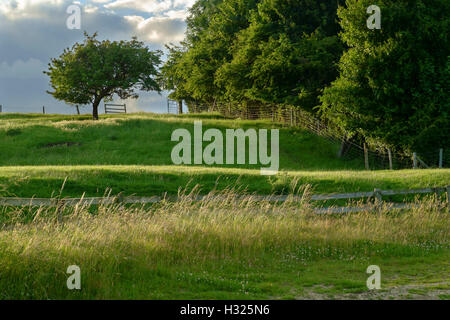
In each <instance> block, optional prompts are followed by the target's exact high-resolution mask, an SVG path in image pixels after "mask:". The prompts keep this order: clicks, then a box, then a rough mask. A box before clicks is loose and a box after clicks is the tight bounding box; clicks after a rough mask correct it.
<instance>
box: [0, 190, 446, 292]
mask: <svg viewBox="0 0 450 320" xmlns="http://www.w3.org/2000/svg"><path fill="white" fill-rule="evenodd" d="M303 191H304V190H303ZM212 195H214V193H211V197H210V198H208V199H205V200H204V201H201V202H193V201H192V194H185V195H184V197H182V200H181V201H179V202H163V203H160V204H158V205H153V206H150V207H149V206H142V205H141V206H132V207H129V206H124V205H121V204H115V205H107V206H99V207H98V208H96V209H95V210H93V209H92V208H90V207H88V206H85V205H78V206H75V207H61V206H55V207H46V208H44V207H40V208H34V209H31V208H16V209H6V208H3V209H2V212H1V216H2V217H3V219H2V221H3V225H2V228H1V230H0V298H1V297H3V298H44V299H47V298H67V297H78V298H80V297H81V298H93V297H97V298H99V297H100V298H104V297H114V298H117V297H118V296H117V292H115V291H114V290H113V289H112V288H114V286H116V287H117V286H122V288H126V289H123V290H125V291H126V292H128V293H129V294H128V295H127V297H133V296H137V297H142V296H141V295H139V294H138V293H137V292H139V290H142V288H141V289H139V282H140V281H142V282H145V283H147V282H146V281H150V280H148V277H155V274H157V275H159V276H160V277H162V278H165V277H166V278H167V279H166V281H168V283H167V286H169V287H170V286H171V285H173V283H172V284H169V283H171V281H175V282H176V280H177V279H178V278H177V279H173V278H171V277H172V276H171V275H169V273H170V272H169V271H168V270H171V269H173V268H175V269H177V268H178V269H177V270H180V269H181V270H196V271H197V272H213V273H214V274H215V279H216V280H214V281H218V280H217V279H220V277H221V275H223V274H226V273H227V271H226V270H233V272H239V270H248V269H252V268H258V267H267V268H268V269H267V270H271V268H275V269H276V268H279V267H281V268H282V267H283V266H287V265H289V264H292V263H295V264H296V263H303V264H308V263H313V262H314V261H318V260H321V259H328V260H330V261H340V262H351V261H353V260H358V259H363V260H367V259H370V258H373V257H378V258H386V259H388V258H393V257H399V258H401V257H427V256H428V255H432V254H435V253H443V252H446V254H448V250H449V249H450V242H449V240H450V219H449V216H448V207H446V206H445V205H444V204H442V203H440V202H438V201H437V200H433V199H430V200H428V201H425V202H421V203H420V206H419V207H418V208H415V209H413V210H407V211H396V212H389V211H387V209H383V208H381V209H380V208H378V211H375V212H364V213H360V214H349V215H339V216H336V215H316V214H313V213H312V210H311V208H310V205H309V204H308V203H307V202H303V203H300V204H299V203H296V202H292V201H287V202H285V203H271V202H257V201H255V199H254V197H252V196H248V197H245V198H242V197H241V196H240V195H238V194H237V193H235V192H232V191H228V192H225V193H221V195H222V197H221V198H220V199H218V198H217V197H212ZM71 264H76V265H79V266H80V267H81V269H82V270H83V272H84V273H83V274H84V275H85V277H84V278H83V279H84V280H83V281H84V282H83V285H84V291H82V292H80V293H75V296H73V294H74V293H70V292H69V291H68V290H67V288H65V279H66V277H67V275H66V274H65V271H66V269H67V266H69V265H71ZM165 272H167V274H165ZM170 279H171V280H170ZM178 280H179V279H178ZM155 281H156V280H155V279H154V278H152V280H151V281H150V282H152V283H155ZM158 281H161V279H159V280H158ZM211 281H213V280H211ZM136 286H137V287H136ZM161 287H164V284H161V283H160V284H159V287H158V288H159V290H162V289H161ZM133 288H134V289H133ZM227 290H230V291H232V290H233V288H228V289H227ZM113 291H114V292H115V293H112V292H113ZM124 294H126V293H124ZM2 295H3V296H2Z"/></svg>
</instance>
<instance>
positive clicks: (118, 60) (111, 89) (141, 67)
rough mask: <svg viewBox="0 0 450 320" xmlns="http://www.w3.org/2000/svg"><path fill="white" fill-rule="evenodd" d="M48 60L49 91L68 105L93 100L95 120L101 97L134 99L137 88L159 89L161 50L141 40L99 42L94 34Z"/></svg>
mask: <svg viewBox="0 0 450 320" xmlns="http://www.w3.org/2000/svg"><path fill="white" fill-rule="evenodd" d="M85 36H86V39H85V40H84V42H83V43H76V44H75V45H74V46H73V47H72V48H71V49H66V50H64V53H63V54H62V55H61V56H60V57H59V58H57V59H52V61H51V63H49V70H48V71H45V72H44V73H45V74H47V75H48V76H49V77H50V84H51V86H52V88H53V91H51V92H50V91H49V92H48V93H49V94H51V95H53V97H55V98H56V99H58V100H62V101H65V102H67V103H71V104H89V103H92V107H93V118H94V119H95V120H97V119H98V106H99V104H100V102H101V101H102V99H104V98H112V97H113V95H114V94H116V95H118V96H119V97H120V98H121V99H127V98H137V97H138V94H137V92H136V91H137V90H144V91H150V90H155V91H158V92H160V87H159V82H158V80H157V76H158V66H159V65H160V64H161V54H162V53H161V52H160V51H150V50H149V49H148V48H147V47H145V45H144V43H143V42H140V41H138V40H137V39H136V38H133V39H132V40H131V41H109V40H105V41H99V40H97V39H96V34H94V35H93V36H89V35H87V34H85Z"/></svg>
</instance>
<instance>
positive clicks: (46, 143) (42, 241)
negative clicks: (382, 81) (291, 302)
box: [0, 114, 450, 299]
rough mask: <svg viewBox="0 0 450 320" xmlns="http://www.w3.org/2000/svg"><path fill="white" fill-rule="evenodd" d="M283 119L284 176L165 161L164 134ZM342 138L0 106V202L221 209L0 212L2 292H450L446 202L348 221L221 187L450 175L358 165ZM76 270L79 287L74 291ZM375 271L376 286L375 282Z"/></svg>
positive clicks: (404, 184)
mask: <svg viewBox="0 0 450 320" xmlns="http://www.w3.org/2000/svg"><path fill="white" fill-rule="evenodd" d="M194 119H196V120H202V121H203V125H204V127H205V129H206V128H219V129H221V130H225V129H226V128H237V127H242V128H271V127H275V128H279V129H280V169H281V171H280V173H279V174H278V175H276V176H272V177H267V176H261V175H260V171H259V166H250V165H247V166H242V167H240V166H239V167H238V166H212V167H207V166H174V165H172V164H171V160H170V154H171V150H172V148H173V146H174V145H175V143H172V142H171V141H170V136H171V133H172V131H173V130H175V129H178V128H187V129H189V130H191V131H192V129H193V121H194ZM338 149H339V145H338V144H337V143H333V142H330V141H328V140H325V139H323V138H321V137H318V136H315V135H313V134H311V133H308V132H306V131H304V130H301V129H291V128H283V127H282V126H280V125H274V124H272V123H271V122H265V121H240V120H237V121H234V120H233V121H231V120H227V119H224V118H223V117H220V116H218V115H185V116H181V117H178V116H167V115H153V114H133V115H127V116H123V115H120V116H107V117H103V118H102V119H101V120H100V121H98V122H93V121H91V120H89V117H88V116H52V115H46V116H43V115H14V114H6V115H5V114H2V115H0V197H2V196H4V197H15V196H17V197H33V196H36V197H52V196H55V195H58V196H59V195H60V194H59V192H60V189H61V186H62V185H63V183H64V181H66V182H65V184H64V189H63V190H62V193H61V196H63V197H69V196H71V197H79V196H81V195H82V194H85V195H86V196H102V195H103V194H104V193H105V191H106V190H107V189H110V190H112V194H119V193H123V194H124V195H142V196H153V195H161V194H163V193H165V192H167V193H169V194H176V193H177V192H178V191H179V190H180V189H182V190H185V191H186V192H190V191H191V190H192V189H193V188H196V190H197V192H200V193H208V192H210V191H212V190H215V192H222V193H224V194H226V195H228V197H227V200H224V201H223V202H221V203H217V202H213V201H211V202H210V201H204V202H202V203H191V202H189V201H187V200H186V201H183V202H179V203H161V204H158V205H153V206H145V207H139V206H135V207H130V206H126V207H122V206H120V205H114V206H106V207H103V206H100V207H95V208H92V207H90V208H87V207H83V206H77V207H73V208H61V207H58V206H57V207H48V208H44V207H41V208H28V207H27V208H6V207H0V299H2V298H3V299H27V298H31V299H80V298H81V299H92V298H97V299H106V298H110V299H129V298H138V299H330V298H335V299H349V298H361V299H416V298H424V299H449V298H450V264H449V261H450V241H449V240H450V239H449V238H450V220H449V215H448V213H449V212H448V205H445V203H443V202H440V201H437V200H436V199H435V198H432V197H431V198H429V199H428V200H422V201H420V202H418V204H419V205H420V207H419V208H417V209H414V210H403V211H396V212H388V211H387V210H378V211H370V212H365V213H360V214H351V215H350V214H349V215H341V216H331V215H325V216H318V215H314V214H312V211H311V204H310V203H301V204H298V203H291V202H287V203H285V204H282V205H281V204H271V203H266V202H261V203H255V202H252V201H251V198H248V199H244V200H237V199H236V198H235V197H236V196H237V195H236V194H234V193H232V192H230V191H229V190H230V189H233V190H236V189H239V190H241V191H240V192H241V193H242V192H243V191H244V190H245V191H246V192H248V193H259V194H272V193H278V194H293V193H296V192H298V189H297V188H298V186H303V185H310V186H311V187H312V191H313V192H314V193H334V192H338V193H339V192H356V191H373V189H375V188H378V189H410V188H423V187H443V186H447V185H449V184H450V170H448V169H444V170H401V171H365V170H362V169H363V163H362V160H363V159H354V160H352V161H349V160H342V159H337V157H336V153H337V151H338ZM300 190H301V188H300ZM69 265H78V266H80V268H81V270H82V290H81V291H69V290H68V289H67V287H66V280H67V277H68V275H67V274H66V270H67V267H68V266H69ZM369 265H379V266H380V268H381V270H382V290H380V291H376V292H373V291H368V289H367V286H366V279H367V277H368V276H369V275H367V274H366V269H367V267H368V266H369Z"/></svg>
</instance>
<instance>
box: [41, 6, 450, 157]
mask: <svg viewBox="0 0 450 320" xmlns="http://www.w3.org/2000/svg"><path fill="white" fill-rule="evenodd" d="M376 2H377V3H376V5H377V6H379V8H380V9H381V29H373V30H372V29H370V28H368V26H367V19H368V18H369V15H368V13H367V8H368V7H370V6H371V5H373V4H374V3H373V0H336V1H316V0H259V1H257V0H198V1H197V2H196V3H195V4H194V6H193V7H192V8H191V9H190V13H189V17H188V18H187V31H186V37H185V40H184V41H183V42H182V43H181V44H179V45H173V44H168V45H167V46H166V47H167V57H166V59H164V60H165V63H164V64H163V63H162V60H163V59H162V55H163V54H162V52H160V51H155V52H152V51H150V50H149V49H148V48H146V47H145V45H144V43H142V42H139V41H137V39H135V38H133V40H132V41H131V42H124V41H122V42H110V41H103V42H100V41H98V40H97V39H96V38H95V35H94V36H87V38H86V40H85V42H84V43H83V44H76V45H75V46H74V47H73V48H72V49H68V50H66V51H65V52H64V54H63V55H62V56H61V57H60V58H59V59H53V60H52V63H51V64H50V66H49V71H47V72H46V73H47V74H48V75H49V76H50V82H51V85H52V88H53V89H54V91H52V92H49V93H50V94H52V95H53V96H54V97H55V98H57V99H60V100H64V101H67V102H70V103H92V104H93V106H94V118H98V112H97V111H96V109H97V108H98V104H99V102H100V101H101V100H102V99H104V98H106V99H107V98H110V97H112V95H114V94H117V95H119V96H120V97H121V98H128V97H137V94H136V92H135V91H136V90H137V89H140V90H156V91H158V92H160V91H161V90H168V91H170V95H169V97H170V98H171V99H173V100H176V101H178V102H179V104H180V105H182V103H183V101H184V102H185V103H186V104H187V106H188V108H189V111H190V112H203V111H210V110H216V109H220V107H221V106H224V105H232V106H233V107H234V108H237V109H246V108H249V107H251V106H258V107H259V108H263V109H264V108H267V109H271V108H274V107H294V108H298V109H301V110H302V111H305V112H308V113H310V114H311V115H312V116H315V117H321V118H322V119H323V120H324V121H326V122H327V123H329V124H330V125H333V126H335V127H337V128H338V129H339V130H341V131H342V133H343V134H345V135H346V136H347V137H348V138H349V139H354V140H359V141H360V142H361V141H364V142H369V143H372V144H374V145H381V146H384V147H389V148H391V149H392V150H394V151H416V152H421V151H424V150H430V149H437V148H448V147H449V146H450V143H449V133H450V132H449V130H450V121H449V119H450V118H449V117H450V116H449V114H450V98H449V95H450V44H449V37H448V34H449V32H448V30H450V25H449V24H450V18H449V13H450V1H448V0H427V1H422V0H377V1H376ZM161 64H162V66H161V67H160V65H161Z"/></svg>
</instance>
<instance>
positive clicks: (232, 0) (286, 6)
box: [163, 0, 343, 110]
mask: <svg viewBox="0 0 450 320" xmlns="http://www.w3.org/2000/svg"><path fill="white" fill-rule="evenodd" d="M338 2H339V1H333V2H331V3H328V2H327V3H318V2H317V1H308V0H302V1H298V0H296V1H291V0H289V1H286V0H263V1H256V0H250V1H249V0H216V1H205V0H200V1H198V2H197V3H196V4H195V5H194V7H193V8H192V10H191V15H190V17H189V19H188V31H187V37H186V40H185V42H184V43H183V46H182V47H181V48H176V50H175V48H171V50H170V52H169V60H168V62H167V63H166V65H165V67H164V68H163V70H164V72H163V76H164V77H165V78H166V80H167V81H166V83H167V84H169V86H168V88H169V89H170V90H173V91H172V95H171V97H174V98H183V99H185V100H193V101H198V102H200V103H202V104H206V105H210V106H211V105H212V106H214V105H216V104H217V103H220V102H229V101H232V102H237V103H238V104H239V103H241V102H245V101H256V102H258V103H260V104H263V105H265V104H289V105H296V106H299V107H302V108H304V109H308V110H311V109H312V108H313V107H315V106H317V104H318V98H317V97H318V95H319V93H320V91H321V89H323V88H324V86H326V85H328V84H329V83H330V82H331V81H333V80H335V79H336V76H337V66H336V64H337V62H338V60H339V57H340V55H341V54H342V51H343V46H342V44H341V42H340V40H339V39H338V37H337V34H338V29H339V26H338V24H337V23H336V10H337V5H338ZM174 83H176V84H177V85H176V87H175V86H173V84H174Z"/></svg>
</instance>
